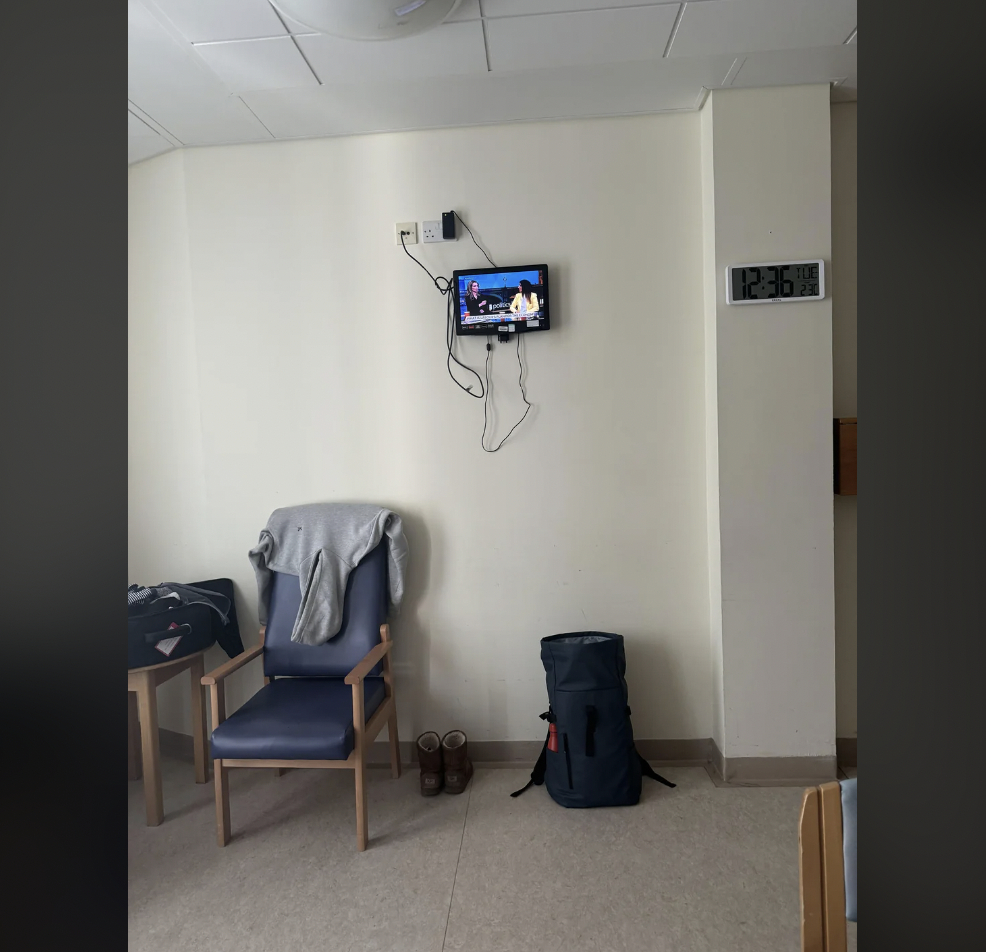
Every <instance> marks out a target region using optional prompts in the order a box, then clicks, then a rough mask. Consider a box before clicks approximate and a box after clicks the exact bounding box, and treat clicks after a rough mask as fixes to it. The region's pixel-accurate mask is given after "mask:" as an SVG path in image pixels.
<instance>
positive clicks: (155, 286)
mask: <svg viewBox="0 0 986 952" xmlns="http://www.w3.org/2000/svg"><path fill="white" fill-rule="evenodd" d="M127 182H128V196H129V198H128V234H129V240H128V255H127V257H128V295H127V314H128V325H127V342H128V353H127V357H128V377H127V405H128V408H129V415H128V432H127V495H128V507H127V512H128V519H127V541H128V546H127V577H128V584H129V583H131V582H137V583H140V584H144V585H156V584H157V583H158V582H171V581H174V582H181V581H187V582H193V581H198V580H201V579H205V578H213V577H214V576H211V575H209V574H207V571H208V569H207V566H208V564H209V559H208V551H209V544H208V543H209V540H208V535H207V532H206V512H207V491H206V483H205V472H204V458H203V454H202V426H201V419H200V412H201V405H200V399H199V385H198V360H197V352H196V346H195V324H194V319H193V318H194V310H193V307H192V284H191V275H190V273H189V261H188V223H187V220H186V217H185V167H184V158H183V155H182V153H180V152H172V153H169V154H167V155H163V156H161V157H159V158H156V159H153V160H151V161H149V162H142V163H140V164H139V165H135V166H133V167H131V168H130V170H129V172H128V176H127ZM222 657H223V656H222V654H221V652H220V653H218V654H217V653H215V652H213V653H212V654H210V658H211V659H212V660H216V658H219V659H221V658H222ZM188 691H189V689H188V683H187V679H186V678H181V679H176V680H173V681H169V682H167V683H166V684H164V685H162V686H161V688H160V689H159V691H158V699H159V705H160V709H161V715H162V726H164V727H170V728H172V729H174V730H181V731H184V732H186V733H190V732H191V715H190V713H189V704H188Z"/></svg>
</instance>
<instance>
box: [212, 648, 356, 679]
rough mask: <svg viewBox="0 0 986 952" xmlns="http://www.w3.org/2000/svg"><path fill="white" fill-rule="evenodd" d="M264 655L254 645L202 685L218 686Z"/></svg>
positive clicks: (219, 668)
mask: <svg viewBox="0 0 986 952" xmlns="http://www.w3.org/2000/svg"><path fill="white" fill-rule="evenodd" d="M263 653H264V646H263V644H262V643H261V644H259V645H254V646H253V647H252V648H247V650H246V651H244V652H243V654H238V655H237V656H236V657H235V658H230V659H229V661H227V662H226V663H225V664H221V665H219V667H218V668H216V669H215V670H213V671H210V672H209V673H208V674H207V675H206V676H205V677H204V678H202V683H203V684H216V683H218V682H219V681H222V680H223V678H226V677H228V676H229V675H231V674H232V673H233V672H234V671H236V670H238V669H239V668H242V667H243V665H245V664H249V663H250V662H251V661H253V659H254V658H259V657H260V655H262V654H263ZM367 657H369V656H367Z"/></svg>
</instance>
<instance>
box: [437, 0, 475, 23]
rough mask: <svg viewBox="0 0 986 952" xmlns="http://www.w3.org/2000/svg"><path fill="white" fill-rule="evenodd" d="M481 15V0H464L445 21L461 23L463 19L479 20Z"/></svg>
mask: <svg viewBox="0 0 986 952" xmlns="http://www.w3.org/2000/svg"><path fill="white" fill-rule="evenodd" d="M481 16H482V14H481V13H480V11H479V0H462V3H460V4H459V6H458V7H456V9H455V10H454V11H453V12H452V13H450V14H449V15H448V16H447V17H446V18H445V20H444V21H443V22H445V23H461V22H462V21H463V20H478V19H479V18H480V17H481Z"/></svg>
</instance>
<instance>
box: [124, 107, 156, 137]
mask: <svg viewBox="0 0 986 952" xmlns="http://www.w3.org/2000/svg"><path fill="white" fill-rule="evenodd" d="M127 135H128V136H129V137H130V138H131V139H137V138H141V137H145V138H147V137H150V136H154V137H156V138H160V136H158V134H157V133H156V132H155V131H154V130H153V129H152V128H151V127H150V126H149V125H148V124H147V123H146V122H144V121H143V120H142V119H138V118H137V117H136V116H135V115H134V114H133V113H132V112H130V110H127Z"/></svg>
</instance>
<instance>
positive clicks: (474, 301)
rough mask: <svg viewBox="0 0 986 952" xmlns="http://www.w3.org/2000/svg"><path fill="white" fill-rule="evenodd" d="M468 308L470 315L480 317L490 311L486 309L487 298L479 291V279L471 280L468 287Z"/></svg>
mask: <svg viewBox="0 0 986 952" xmlns="http://www.w3.org/2000/svg"><path fill="white" fill-rule="evenodd" d="M466 310H467V311H468V312H469V316H470V317H479V316H480V315H481V314H487V313H489V312H488V311H487V310H486V299H485V298H483V297H482V296H481V295H480V293H479V282H478V281H470V282H469V286H468V287H467V288H466Z"/></svg>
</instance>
